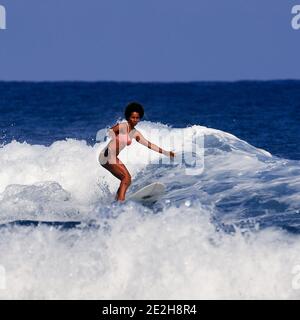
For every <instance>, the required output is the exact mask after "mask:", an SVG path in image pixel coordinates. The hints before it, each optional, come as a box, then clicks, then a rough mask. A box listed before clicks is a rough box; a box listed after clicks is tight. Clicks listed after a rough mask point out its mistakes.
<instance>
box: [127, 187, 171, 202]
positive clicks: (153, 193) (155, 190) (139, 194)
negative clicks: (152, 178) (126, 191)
mask: <svg viewBox="0 0 300 320" xmlns="http://www.w3.org/2000/svg"><path fill="white" fill-rule="evenodd" d="M165 189H166V186H165V185H164V184H163V183H160V182H153V183H151V184H149V185H147V186H145V187H143V188H141V189H139V190H138V191H136V192H134V193H133V194H131V195H129V196H128V197H127V199H126V201H129V200H131V201H136V202H141V203H144V204H149V203H154V202H156V201H157V200H158V199H159V198H160V197H161V196H162V195H163V194H164V193H165Z"/></svg>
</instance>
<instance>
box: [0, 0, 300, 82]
mask: <svg viewBox="0 0 300 320" xmlns="http://www.w3.org/2000/svg"><path fill="white" fill-rule="evenodd" d="M0 4H2V5H4V6H5V7H6V11H7V30H4V31H3V30H0V80H117V81H126V80H128V81H194V80H240V79H300V68H299V63H300V58H299V57H300V30H298V31H295V30H293V29H292V27H291V19H292V15H291V9H292V6H293V5H295V4H300V0H298V1H297V0H251V1H246V0H217V1H213V0H85V1H83V0H82V1H79V0H0Z"/></svg>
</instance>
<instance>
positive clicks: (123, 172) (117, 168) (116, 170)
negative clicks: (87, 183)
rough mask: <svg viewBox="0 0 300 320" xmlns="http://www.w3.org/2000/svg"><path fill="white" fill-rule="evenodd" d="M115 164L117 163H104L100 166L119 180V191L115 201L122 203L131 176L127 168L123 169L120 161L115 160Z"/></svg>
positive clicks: (123, 166)
mask: <svg viewBox="0 0 300 320" xmlns="http://www.w3.org/2000/svg"><path fill="white" fill-rule="evenodd" d="M116 162H117V163H115V164H110V163H106V164H104V165H102V166H103V167H104V168H105V169H106V170H108V171H109V172H110V173H112V174H113V175H114V176H115V177H116V178H118V179H119V180H121V183H120V186H119V189H118V191H117V194H116V200H118V201H124V200H125V194H126V191H127V189H128V187H129V186H130V184H131V176H130V173H129V172H128V170H127V168H126V167H125V165H124V164H123V163H122V161H121V160H120V159H117V161H116Z"/></svg>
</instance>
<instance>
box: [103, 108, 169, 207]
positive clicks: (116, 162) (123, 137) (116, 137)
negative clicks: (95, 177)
mask: <svg viewBox="0 0 300 320" xmlns="http://www.w3.org/2000/svg"><path fill="white" fill-rule="evenodd" d="M143 116H144V109H143V107H142V106H141V105H140V104H139V103H136V102H132V103H129V104H128V106H127V107H126V110H125V118H126V120H127V121H126V122H122V123H118V124H116V125H115V126H113V127H112V128H110V130H109V134H110V136H111V138H112V140H111V141H110V142H109V144H108V145H107V147H106V148H104V149H103V150H102V151H101V152H100V155H99V162H100V164H101V165H102V166H103V167H104V168H105V169H107V170H108V171H109V172H111V173H112V174H113V175H114V176H115V177H117V178H118V179H119V180H120V181H121V183H120V187H119V189H118V191H117V195H116V200H117V201H124V200H125V193H126V190H127V189H128V187H129V186H130V184H131V176H130V173H129V172H128V170H127V168H126V167H125V165H124V164H123V163H122V161H121V160H120V159H119V158H118V155H119V153H120V152H121V150H122V149H124V147H125V146H126V145H127V146H129V145H130V144H131V142H132V140H133V139H136V141H137V142H139V143H141V144H142V145H144V146H146V147H148V148H149V149H151V150H154V151H156V152H159V153H162V154H164V155H166V156H169V157H170V158H174V157H175V154H174V152H172V151H165V150H163V149H162V148H160V147H158V146H157V145H155V144H153V143H151V142H150V141H148V140H146V139H145V138H144V136H143V135H142V134H141V133H140V132H139V131H138V130H136V129H135V126H136V125H137V124H138V123H139V121H140V120H141V119H142V118H143Z"/></svg>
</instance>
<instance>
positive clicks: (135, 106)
mask: <svg viewBox="0 0 300 320" xmlns="http://www.w3.org/2000/svg"><path fill="white" fill-rule="evenodd" d="M132 112H137V113H138V114H139V115H140V118H141V119H142V118H143V116H144V108H143V106H142V105H141V104H139V103H138V102H130V103H129V104H128V105H127V107H126V109H125V118H126V120H128V119H129V118H130V116H131V114H132Z"/></svg>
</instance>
